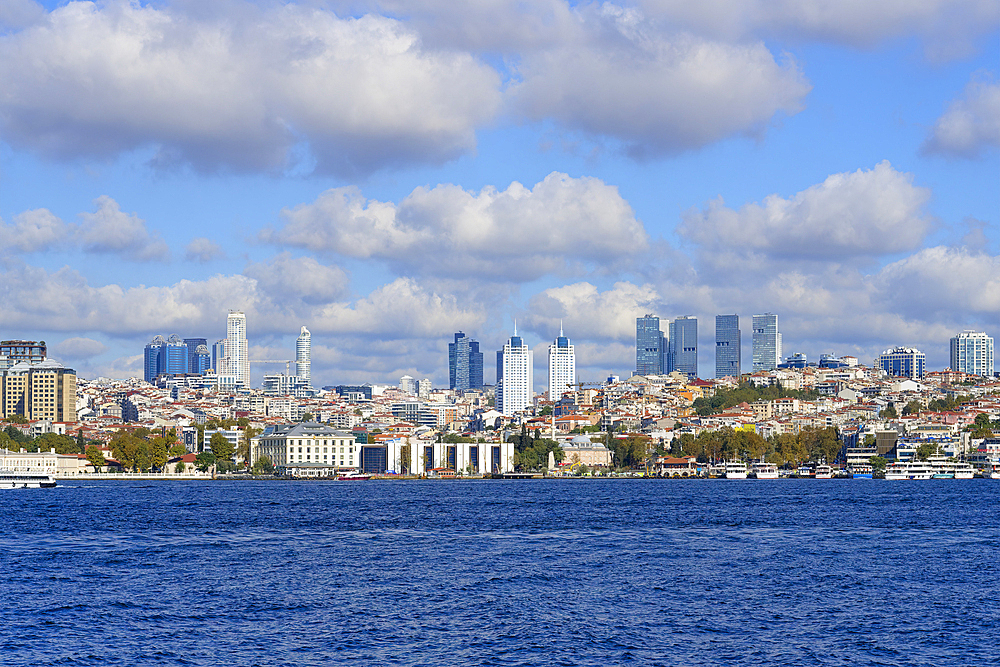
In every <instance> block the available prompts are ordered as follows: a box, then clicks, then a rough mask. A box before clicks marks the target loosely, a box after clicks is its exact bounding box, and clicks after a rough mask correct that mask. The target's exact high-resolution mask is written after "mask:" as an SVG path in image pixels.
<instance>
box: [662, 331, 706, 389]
mask: <svg viewBox="0 0 1000 667" xmlns="http://www.w3.org/2000/svg"><path fill="white" fill-rule="evenodd" d="M667 349H668V350H669V352H668V355H667V359H668V362H667V368H666V369H665V372H667V373H673V372H674V371H678V372H680V373H687V376H688V378H689V379H692V380H693V379H694V378H696V377H698V319H697V318H695V317H687V316H684V317H678V318H677V319H675V320H674V321H672V322H671V323H670V328H669V338H668V341H667Z"/></svg>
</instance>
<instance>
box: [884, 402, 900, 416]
mask: <svg viewBox="0 0 1000 667" xmlns="http://www.w3.org/2000/svg"><path fill="white" fill-rule="evenodd" d="M898 418H899V415H898V414H896V406H894V405H893V404H892V403H890V404H889V405H887V406H885V407H884V408H882V419H898Z"/></svg>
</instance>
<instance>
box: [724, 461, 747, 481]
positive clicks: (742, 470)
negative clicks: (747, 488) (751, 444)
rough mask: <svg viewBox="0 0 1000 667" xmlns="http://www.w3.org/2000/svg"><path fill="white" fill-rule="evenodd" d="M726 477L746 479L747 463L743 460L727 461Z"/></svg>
mask: <svg viewBox="0 0 1000 667" xmlns="http://www.w3.org/2000/svg"><path fill="white" fill-rule="evenodd" d="M725 474H726V479H746V478H747V464H746V463H744V462H743V461H726V473H725Z"/></svg>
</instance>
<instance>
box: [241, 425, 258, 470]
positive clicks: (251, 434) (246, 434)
mask: <svg viewBox="0 0 1000 667" xmlns="http://www.w3.org/2000/svg"><path fill="white" fill-rule="evenodd" d="M262 432H263V429H259V428H254V427H253V426H250V425H249V424H248V425H247V426H245V427H244V428H243V434H242V435H240V446H239V447H237V448H236V455H237V456H238V457H239V458H240V459H241V460H243V461H245V462H246V465H250V443H251V441H252V440H253V439H254V438H256V437H257V436H258V435H260V434H261V433H262Z"/></svg>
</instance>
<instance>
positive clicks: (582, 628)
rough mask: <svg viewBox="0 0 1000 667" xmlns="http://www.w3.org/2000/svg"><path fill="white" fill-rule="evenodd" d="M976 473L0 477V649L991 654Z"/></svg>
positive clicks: (568, 659) (279, 653)
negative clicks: (20, 480)
mask: <svg viewBox="0 0 1000 667" xmlns="http://www.w3.org/2000/svg"><path fill="white" fill-rule="evenodd" d="M998 496H1000V482H995V481H991V480H979V479H977V480H929V481H914V482H886V481H882V480H642V479H631V480H625V479H623V480H602V479H579V480H577V479H572V480H570V479H567V480H525V481H492V480H469V481H458V480H440V481H379V480H370V481H360V482H359V481H352V482H334V481H310V482H307V481H303V482H293V481H239V482H236V481H233V482H226V481H204V482H197V481H183V482H181V481H178V482H140V481H135V482H129V481H104V482H85V481H72V480H63V481H61V482H60V484H59V486H58V487H57V488H55V489H25V490H12V491H0V518H2V526H3V531H2V537H0V565H2V567H0V582H2V586H0V591H2V596H0V664H2V665H32V666H34V665H129V666H132V665H261V666H264V665H267V666H271V665H339V664H352V665H424V666H428V665H532V666H534V665H595V666H596V665H599V666H602V667H604V666H609V665H934V666H936V667H939V666H941V665H990V664H994V665H995V664H998V663H1000V634H998V632H997V631H998V628H1000V565H998V560H1000V518H998V517H1000V515H998V505H997V498H998Z"/></svg>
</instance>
